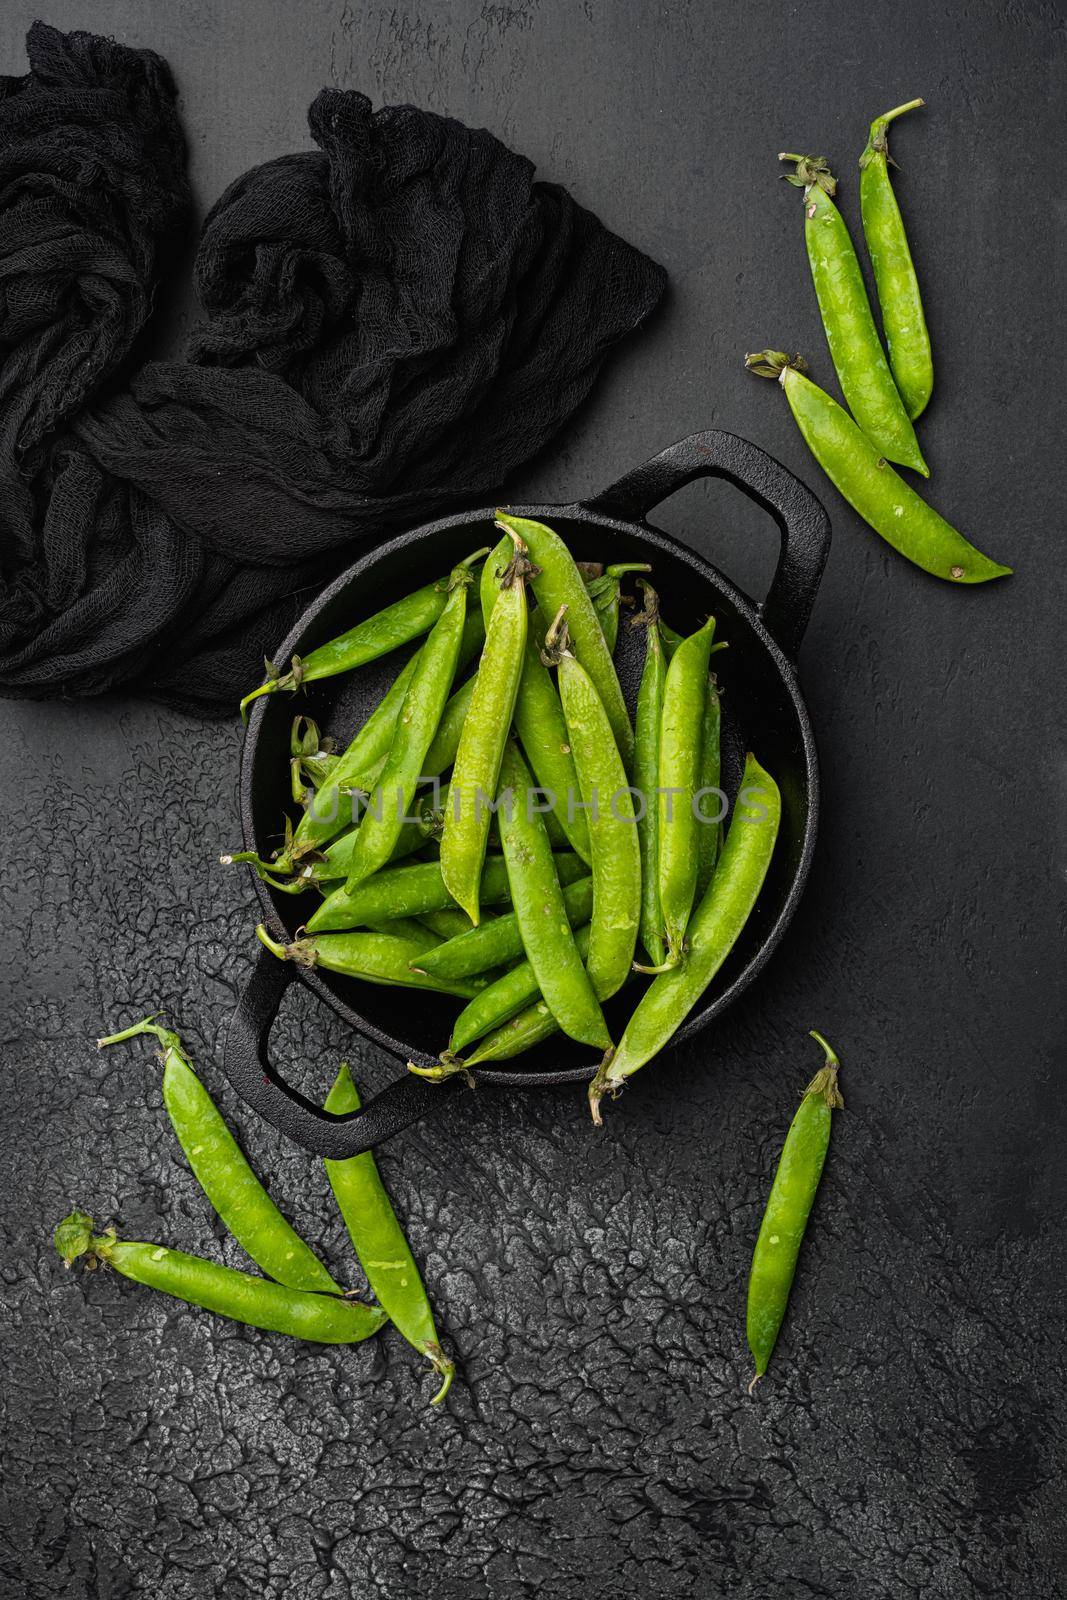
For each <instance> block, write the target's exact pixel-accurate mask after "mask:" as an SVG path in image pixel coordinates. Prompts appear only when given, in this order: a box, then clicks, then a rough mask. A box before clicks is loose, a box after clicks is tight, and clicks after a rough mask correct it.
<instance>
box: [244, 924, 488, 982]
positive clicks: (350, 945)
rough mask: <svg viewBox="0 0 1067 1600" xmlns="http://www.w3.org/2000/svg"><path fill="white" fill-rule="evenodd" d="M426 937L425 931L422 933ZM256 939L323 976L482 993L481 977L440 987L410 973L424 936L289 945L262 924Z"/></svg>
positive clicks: (330, 936) (363, 936)
mask: <svg viewBox="0 0 1067 1600" xmlns="http://www.w3.org/2000/svg"><path fill="white" fill-rule="evenodd" d="M423 931H424V932H426V930H423ZM256 938H257V939H258V940H259V942H260V943H261V944H262V945H264V946H265V947H266V948H267V949H268V950H269V951H270V952H271V953H272V955H276V956H277V957H278V959H279V961H296V962H299V964H300V965H301V966H303V967H325V968H326V970H327V972H338V973H340V974H341V975H342V976H343V977H345V978H359V979H360V980H361V981H362V982H363V983H379V984H384V985H385V986H386V987H388V988H401V989H433V990H435V991H436V992H437V993H438V994H454V995H459V997H460V999H462V1000H469V999H470V998H471V996H472V995H475V994H477V992H478V990H479V989H481V988H484V987H485V985H486V983H487V982H488V981H489V980H488V979H487V978H470V979H467V980H457V981H456V982H455V983H444V982H440V981H439V980H438V979H436V978H426V977H423V975H422V974H421V973H419V972H413V971H412V966H413V964H414V963H415V962H417V960H418V958H419V956H420V955H421V954H422V952H423V951H424V950H426V949H428V948H429V947H430V945H431V944H432V942H433V940H434V935H433V934H432V933H429V932H426V938H425V939H424V940H423V939H403V938H397V937H394V936H392V935H390V934H387V933H371V932H369V931H368V932H360V933H323V934H312V935H310V936H308V937H306V938H302V939H294V940H293V942H292V944H280V943H279V942H278V940H277V939H272V938H271V936H270V934H269V933H268V932H267V930H266V928H265V927H264V926H263V924H262V923H260V924H259V925H258V927H257V928H256Z"/></svg>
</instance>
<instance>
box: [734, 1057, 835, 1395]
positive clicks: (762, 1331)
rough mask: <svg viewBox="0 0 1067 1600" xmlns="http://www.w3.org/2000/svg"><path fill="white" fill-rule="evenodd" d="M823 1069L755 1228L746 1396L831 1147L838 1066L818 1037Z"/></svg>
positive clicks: (772, 1333)
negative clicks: (749, 1376)
mask: <svg viewBox="0 0 1067 1600" xmlns="http://www.w3.org/2000/svg"><path fill="white" fill-rule="evenodd" d="M811 1037H812V1038H813V1039H816V1040H818V1042H819V1044H821V1045H822V1047H823V1050H824V1051H825V1052H826V1064H825V1066H823V1067H822V1068H821V1069H820V1070H819V1071H818V1072H817V1073H816V1074H815V1076H814V1078H813V1079H812V1080H811V1082H810V1083H809V1084H808V1087H807V1088H806V1089H805V1090H804V1097H803V1099H802V1100H801V1102H800V1108H799V1110H798V1111H797V1114H796V1116H795V1117H794V1118H793V1121H792V1124H791V1125H790V1128H789V1132H788V1133H787V1134H786V1139H785V1144H784V1145H783V1147H782V1154H781V1158H780V1159H779V1162H778V1170H777V1171H776V1173H775V1175H774V1182H773V1183H772V1184H771V1192H770V1195H769V1196H768V1199H767V1209H766V1210H765V1212H764V1214H763V1221H762V1223H761V1224H760V1230H759V1237H758V1239H757V1240H756V1248H755V1251H754V1252H753V1255H752V1268H751V1271H750V1273H749V1279H748V1311H747V1316H746V1333H747V1336H748V1347H749V1349H750V1350H751V1352H752V1357H753V1360H754V1361H755V1363H756V1376H755V1377H754V1378H753V1379H752V1382H751V1383H750V1384H749V1391H748V1392H749V1394H751V1393H752V1390H753V1389H754V1388H755V1386H756V1384H757V1383H758V1381H759V1379H760V1378H761V1377H762V1376H763V1374H764V1373H765V1372H766V1370H767V1366H768V1363H769V1362H770V1359H771V1354H772V1352H773V1350H774V1346H775V1342H776V1341H777V1338H778V1331H779V1329H780V1328H781V1326H782V1321H783V1318H784V1317H785V1313H786V1307H787V1306H788V1304H789V1291H790V1289H791V1288H792V1287H793V1277H794V1274H795V1273H796V1269H797V1258H798V1257H799V1255H800V1246H801V1244H802V1243H803V1239H804V1230H805V1229H806V1228H807V1225H808V1217H809V1216H810V1214H811V1208H812V1205H813V1204H814V1201H815V1195H816V1191H817V1190H818V1187H819V1180H820V1178H821V1177H822V1170H823V1165H824V1163H825V1161H826V1152H827V1149H828V1148H829V1144H830V1121H831V1117H832V1114H833V1112H834V1111H835V1110H837V1109H838V1108H839V1107H841V1106H843V1105H844V1103H845V1102H844V1100H843V1099H842V1098H841V1094H840V1091H839V1090H838V1087H837V1073H838V1068H839V1067H840V1065H841V1063H840V1062H839V1061H838V1059H837V1056H836V1055H835V1054H834V1051H833V1050H832V1049H831V1048H830V1046H829V1045H828V1044H827V1042H826V1040H825V1039H824V1038H823V1037H822V1035H821V1034H819V1033H814V1032H813V1033H812V1035H811Z"/></svg>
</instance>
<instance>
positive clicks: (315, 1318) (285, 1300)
mask: <svg viewBox="0 0 1067 1600" xmlns="http://www.w3.org/2000/svg"><path fill="white" fill-rule="evenodd" d="M138 1034H152V1035H154V1036H155V1038H157V1039H158V1040H159V1042H160V1045H161V1054H162V1058H163V1103H164V1105H165V1106H166V1108H167V1112H168V1114H169V1116H170V1120H171V1124H172V1126H173V1128H174V1131H175V1133H176V1134H177V1136H178V1142H179V1144H180V1145H181V1147H182V1150H183V1151H184V1152H185V1155H186V1158H187V1160H188V1162H189V1165H190V1167H191V1168H192V1170H193V1173H194V1174H195V1176H196V1178H197V1180H198V1182H199V1184H200V1186H201V1188H202V1189H203V1191H204V1193H205V1194H206V1196H207V1198H208V1200H209V1201H210V1202H211V1204H212V1206H213V1207H214V1208H215V1211H216V1212H217V1213H218V1216H219V1218H220V1219H221V1221H222V1222H223V1223H224V1225H225V1226H226V1228H227V1229H228V1230H229V1232H230V1234H231V1235H232V1237H233V1238H234V1239H235V1240H236V1241H237V1243H238V1244H239V1245H240V1246H241V1248H242V1249H243V1250H244V1252H245V1254H246V1255H247V1256H249V1257H250V1259H251V1260H252V1261H254V1262H255V1264H256V1266H258V1267H259V1268H260V1269H261V1271H262V1272H263V1273H264V1274H265V1276H263V1277H257V1276H255V1275H254V1274H253V1273H248V1272H239V1271H237V1270H236V1269H234V1268H233V1267H227V1266H223V1265H222V1263H221V1262H218V1261H212V1260H209V1259H207V1258H206V1257H204V1256H197V1255H189V1254H188V1253H187V1252H186V1251H184V1250H173V1249H170V1248H169V1247H168V1246H166V1245H161V1244H151V1243H144V1242H141V1241H137V1242H131V1241H127V1240H122V1239H119V1238H117V1237H116V1235H115V1232H114V1229H108V1230H107V1231H106V1232H104V1233H101V1234H96V1233H94V1231H93V1229H94V1224H93V1219H92V1218H91V1217H90V1216H87V1215H86V1213H85V1212H84V1211H72V1212H71V1213H70V1215H69V1216H67V1217H65V1218H64V1219H63V1221H62V1222H61V1223H60V1224H59V1226H58V1227H57V1228H56V1230H55V1246H56V1249H57V1250H58V1252H59V1254H60V1255H61V1256H62V1258H63V1260H64V1262H65V1263H66V1265H67V1266H68V1267H69V1266H71V1265H72V1264H73V1263H74V1261H76V1260H77V1259H78V1258H79V1257H82V1256H84V1257H86V1258H87V1260H88V1262H89V1264H90V1265H93V1266H95V1265H104V1266H108V1267H111V1268H113V1269H114V1270H115V1271H116V1272H119V1273H121V1274H122V1275H123V1277H126V1278H131V1279H132V1280H133V1281H134V1282H135V1283H141V1284H145V1285H146V1286H148V1287H149V1288H152V1289H158V1290H160V1291H161V1292H162V1293H164V1294H168V1295H173V1296H174V1297H175V1298H176V1299H179V1300H184V1301H186V1302H187V1303H188V1304H191V1305H195V1306H201V1307H203V1308H204V1309H205V1310H207V1311H212V1312H214V1313H215V1314H216V1315H218V1316H222V1317H227V1318H229V1319H231V1320H232V1321H235V1322H243V1323H246V1324H247V1325H248V1326H250V1327H253V1328H264V1329H267V1330H269V1331H271V1332H274V1333H283V1334H288V1335H289V1336H290V1337H291V1338H294V1339H306V1340H309V1341H311V1342H312V1343H315V1344H357V1343H359V1342H360V1341H361V1340H363V1339H366V1338H368V1337H370V1335H371V1334H374V1333H377V1332H378V1330H379V1328H381V1327H382V1325H383V1324H384V1323H385V1322H387V1321H390V1322H392V1323H393V1325H394V1326H395V1327H396V1328H397V1330H398V1331H399V1332H400V1333H401V1334H402V1335H403V1336H404V1338H405V1339H406V1340H407V1341H408V1343H409V1344H411V1345H412V1346H413V1347H414V1348H415V1349H416V1350H418V1351H419V1353H420V1354H421V1355H424V1356H425V1357H426V1358H427V1359H428V1361H429V1362H430V1365H431V1367H432V1368H433V1370H434V1371H435V1372H436V1373H437V1374H438V1376H439V1377H440V1379H441V1383H440V1387H439V1388H438V1390H437V1393H436V1394H435V1395H434V1396H433V1404H435V1405H436V1404H439V1403H440V1402H441V1401H442V1400H443V1399H444V1397H445V1395H446V1394H447V1393H448V1390H449V1387H450V1385H451V1383H452V1378H453V1375H454V1372H455V1365H454V1363H453V1362H452V1361H451V1360H450V1359H449V1357H448V1356H446V1355H445V1353H444V1351H443V1350H442V1348H441V1344H440V1341H439V1339H438V1337H437V1329H436V1327H435V1326H434V1318H433V1312H432V1310H431V1308H430V1302H429V1298H428V1297H427V1294H426V1290H425V1288H424V1286H423V1282H422V1279H421V1277H420V1276H419V1270H418V1268H417V1267H416V1265H415V1261H414V1258H413V1257H412V1254H411V1250H410V1248H409V1246H408V1242H407V1240H406V1238H405V1237H404V1232H403V1229H402V1228H401V1226H400V1223H399V1221H398V1220H397V1217H396V1214H395V1212H394V1211H393V1208H392V1206H391V1204H390V1202H389V1197H388V1195H387V1194H386V1192H385V1189H384V1187H383V1185H382V1181H381V1178H380V1177H379V1175H378V1169H377V1167H376V1165H375V1162H374V1157H373V1156H372V1155H371V1154H370V1152H369V1151H368V1152H366V1153H365V1154H363V1155H358V1156H353V1157H351V1158H350V1159H349V1160H347V1161H325V1162H324V1163H323V1165H324V1166H325V1168H326V1173H327V1176H328V1178H329V1181H330V1186H331V1188H332V1189H333V1192H334V1195H335V1197H336V1200H337V1204H338V1208H339V1210H340V1212H341V1215H342V1217H343V1218H344V1222H345V1226H346V1228H347V1230H348V1235H349V1238H350V1240H351V1242H352V1246H353V1248H354V1250H355V1252H356V1256H357V1258H358V1260H359V1263H360V1265H361V1267H362V1268H363V1272H364V1275H365V1277H366V1279H367V1282H368V1284H369V1285H370V1288H371V1290H372V1292H373V1293H374V1295H375V1296H376V1297H377V1301H378V1303H377V1304H376V1305H375V1304H369V1305H368V1304H366V1303H365V1302H363V1301H361V1300H357V1299H353V1298H352V1297H351V1295H349V1294H348V1293H346V1291H344V1290H343V1289H342V1288H341V1286H340V1284H338V1283H337V1282H336V1281H335V1279H334V1277H333V1275H332V1274H331V1273H330V1272H329V1271H328V1269H327V1268H326V1267H325V1266H324V1264H323V1263H322V1261H321V1260H320V1259H319V1257H318V1256H317V1255H316V1254H315V1252H314V1251H313V1250H312V1249H311V1247H310V1246H309V1245H308V1244H306V1243H305V1241H304V1240H303V1239H302V1238H301V1237H300V1235H299V1234H298V1233H297V1232H296V1231H295V1229H294V1228H293V1227H292V1226H291V1225H290V1224H289V1223H288V1222H287V1221H286V1219H285V1217H283V1215H282V1213H281V1212H280V1211H279V1210H278V1207H277V1206H276V1205H275V1203H274V1201H273V1200H272V1199H271V1197H270V1195H269V1194H268V1193H267V1191H266V1189H265V1188H264V1187H263V1185H262V1183H260V1181H259V1179H258V1178H257V1177H256V1175H255V1173H254V1172H253V1171H252V1168H251V1166H250V1165H249V1163H248V1161H247V1160H246V1158H245V1156H244V1155H243V1154H242V1152H241V1150H240V1148H239V1146H238V1144H237V1141H236V1140H235V1139H234V1137H233V1135H232V1133H231V1132H230V1130H229V1128H228V1127H227V1126H226V1123H225V1122H224V1121H223V1118H222V1115H221V1113H220V1112H219V1110H218V1108H217V1107H216V1105H215V1104H214V1102H213V1101H212V1099H211V1097H210V1095H209V1094H208V1092H207V1090H206V1089H205V1088H204V1086H203V1084H202V1083H201V1081H200V1079H199V1078H198V1077H197V1075H196V1073H195V1072H194V1071H193V1067H192V1064H191V1063H190V1061H189V1059H188V1057H187V1056H186V1054H185V1052H184V1050H183V1049H182V1044H181V1040H180V1039H179V1037H178V1035H177V1034H176V1033H172V1032H171V1031H170V1030H169V1029H168V1028H164V1027H162V1026H161V1025H160V1024H159V1023H157V1022H155V1021H154V1020H153V1019H152V1018H151V1017H149V1018H147V1019H146V1020H145V1021H144V1022H138V1023H135V1024H134V1025H133V1027H131V1028H126V1029H124V1030H123V1031H122V1032H121V1033H116V1034H112V1035H111V1036H110V1037H109V1038H106V1039H100V1040H99V1041H98V1043H99V1044H100V1046H101V1047H103V1046H104V1045H111V1044H118V1043H120V1042H121V1041H122V1040H125V1039H132V1038H133V1037H134V1036H135V1035H138ZM359 1105H360V1101H359V1095H358V1093H357V1092H356V1086H355V1084H354V1083H353V1082H352V1078H351V1075H350V1074H349V1071H348V1067H347V1066H345V1065H342V1067H341V1070H340V1072H339V1074H338V1076H337V1080H336V1082H335V1083H334V1085H333V1088H332V1089H331V1090H330V1093H329V1095H328V1096H327V1098H326V1110H327V1111H331V1112H334V1113H336V1114H337V1115H346V1114H348V1113H350V1112H353V1111H358V1110H359Z"/></svg>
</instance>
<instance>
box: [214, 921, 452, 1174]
mask: <svg viewBox="0 0 1067 1600" xmlns="http://www.w3.org/2000/svg"><path fill="white" fill-rule="evenodd" d="M294 977H295V973H294V970H293V967H292V965H291V963H290V962H288V961H279V960H278V958H277V956H273V955H271V954H270V952H269V951H267V950H261V951H260V952H259V954H258V956H257V958H256V964H255V966H254V967H253V968H252V973H251V976H250V977H249V980H248V982H247V984H246V985H245V988H244V991H243V993H242V995H241V998H240V999H239V1000H238V1002H237V1009H236V1011H235V1012H234V1015H233V1021H232V1022H231V1023H230V1031H229V1033H228V1034H227V1036H226V1050H225V1054H224V1056H223V1067H224V1069H225V1072H226V1076H227V1077H228V1078H229V1080H230V1082H231V1083H232V1084H233V1087H234V1088H235V1089H236V1090H237V1093H238V1094H239V1095H240V1096H241V1098H242V1099H243V1100H246V1101H247V1102H248V1104H249V1105H250V1106H251V1107H252V1109H253V1111H258V1112H259V1114H260V1116H261V1117H264V1118H265V1119H266V1121H267V1122H269V1123H270V1124H271V1125H272V1126H273V1127H275V1128H280V1129H281V1131H282V1133H284V1134H286V1135H288V1137H289V1138H290V1139H294V1140H295V1141H296V1143H297V1144H301V1145H303V1147H304V1149H305V1150H310V1151H311V1153H312V1155H316V1156H330V1157H332V1158H333V1159H334V1160H338V1161H339V1160H344V1159H345V1157H347V1156H358V1155H360V1154H362V1152H363V1151H364V1150H369V1149H370V1148H371V1147H372V1145H376V1144H382V1143H383V1141H384V1140H386V1139H391V1138H392V1137H393V1134H394V1133H399V1132H400V1131H401V1129H403V1128H406V1127H408V1125H409V1124H410V1123H412V1122H417V1121H418V1120H419V1118H420V1117H423V1116H425V1115H426V1114H427V1112H429V1111H430V1110H431V1109H437V1108H439V1107H440V1104H441V1097H442V1095H449V1094H452V1093H454V1092H455V1091H456V1089H457V1088H460V1087H462V1086H463V1080H462V1078H458V1077H457V1078H446V1079H445V1081H444V1082H443V1083H427V1082H426V1081H425V1080H424V1079H422V1078H417V1077H416V1076H415V1075H414V1073H411V1072H405V1073H404V1074H403V1075H402V1076H401V1077H399V1078H397V1079H396V1081H395V1082H393V1083H391V1084H390V1085H389V1087H388V1088H387V1089H383V1090H382V1092H381V1094H379V1095H375V1097H374V1099H373V1100H370V1101H368V1103H367V1104H366V1105H365V1106H364V1107H363V1109H362V1111H356V1112H353V1113H352V1114H351V1115H350V1116H344V1117H339V1116H335V1115H334V1114H333V1113H332V1112H328V1111H323V1109H322V1107H321V1106H317V1105H315V1104H314V1103H313V1102H312V1101H311V1100H307V1099H305V1097H304V1096H303V1095H302V1094H299V1093H298V1092H297V1090H295V1089H294V1088H292V1086H291V1085H290V1084H288V1083H286V1082H285V1079H284V1078H282V1077H281V1076H280V1075H279V1074H278V1073H277V1072H276V1071H275V1069H274V1068H273V1067H272V1066H271V1064H270V1059H269V1057H268V1055H267V1043H268V1039H269V1037H270V1030H271V1028H272V1026H273V1024H274V1019H275V1017H276V1016H277V1015H278V1007H279V1005H280V1004H281V999H282V995H283V994H284V993H285V991H286V989H287V988H288V987H289V984H290V983H291V982H292V980H293V978H294Z"/></svg>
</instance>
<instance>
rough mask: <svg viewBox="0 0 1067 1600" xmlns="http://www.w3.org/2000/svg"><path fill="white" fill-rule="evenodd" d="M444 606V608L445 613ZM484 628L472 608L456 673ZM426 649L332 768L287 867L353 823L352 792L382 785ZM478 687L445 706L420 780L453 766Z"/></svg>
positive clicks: (463, 689) (302, 824)
mask: <svg viewBox="0 0 1067 1600" xmlns="http://www.w3.org/2000/svg"><path fill="white" fill-rule="evenodd" d="M443 609H444V608H443V607H442V610H443ZM484 639H485V628H484V627H483V625H482V619H481V614H480V613H479V612H478V611H477V609H474V610H472V611H471V612H470V613H469V614H468V616H467V618H466V621H465V623H464V627H463V638H462V641H461V643H460V648H459V656H458V659H457V662H456V671H457V672H461V671H462V670H463V668H464V667H465V666H467V665H468V664H469V663H470V662H471V661H473V660H474V657H475V656H476V655H477V654H478V651H479V650H480V649H481V647H482V643H483V641H484ZM421 653H422V652H421V650H419V651H416V653H415V655H413V656H412V658H411V660H410V661H409V662H408V663H407V665H406V666H404V667H403V668H402V669H401V671H400V673H399V675H398V676H397V678H396V679H395V681H394V682H393V684H392V685H391V687H390V688H389V690H388V692H387V693H386V695H385V697H384V699H383V700H382V701H381V702H380V704H379V705H378V706H377V707H376V708H375V710H374V711H372V712H371V714H370V716H369V717H368V718H367V720H366V722H365V723H364V724H363V726H362V728H360V729H359V731H358V732H357V733H356V734H355V736H354V737H353V739H352V741H351V743H350V744H349V746H348V748H347V749H346V750H345V752H344V753H343V755H341V756H339V757H338V758H337V761H336V763H335V764H334V765H333V766H332V767H331V768H330V771H329V774H328V776H327V778H326V780H325V782H324V783H323V784H322V785H321V786H320V787H319V788H318V790H317V791H316V793H315V796H314V799H313V800H312V801H311V803H310V804H309V806H308V810H307V813H306V814H305V815H304V816H303V817H302V818H301V819H300V822H299V824H298V826H297V827H296V829H295V831H294V833H293V838H292V841H291V844H290V846H289V848H288V850H287V851H286V853H285V860H284V861H282V862H280V863H278V866H279V867H281V868H282V870H284V868H285V866H286V865H288V864H292V863H293V862H295V861H297V860H300V859H302V858H303V857H304V856H306V855H307V854H308V853H309V852H310V851H312V850H316V849H319V848H321V846H322V845H323V844H325V843H326V842H327V841H328V840H330V839H333V838H335V837H336V836H337V834H339V833H340V832H341V830H342V829H343V828H346V827H348V825H349V823H350V822H351V821H352V800H351V797H350V795H349V793H348V791H350V790H357V791H363V792H367V791H369V790H371V789H373V788H374V785H375V784H376V783H377V782H378V780H379V778H380V776H381V772H382V768H383V764H384V762H385V758H386V756H387V755H388V754H389V751H390V749H391V748H392V745H393V740H394V737H395V734H396V727H397V722H398V720H399V717H400V713H401V711H402V710H403V707H404V702H405V700H406V698H407V693H408V690H409V688H410V686H411V680H412V678H413V677H414V676H415V673H416V672H417V670H418V666H419V657H420V655H421ZM472 687H473V685H468V684H464V685H462V686H461V687H460V688H459V689H457V690H456V692H455V694H453V696H452V698H451V699H450V700H449V701H448V704H447V705H446V706H445V709H444V712H443V713H442V716H441V720H440V725H439V727H438V729H437V732H436V734H435V736H434V739H433V742H432V743H431V745H430V748H429V750H428V751H427V754H426V759H425V762H424V772H423V773H422V774H420V776H425V777H427V778H435V777H437V776H438V775H439V774H440V773H442V772H444V770H445V768H446V767H449V766H451V764H452V762H453V760H454V759H455V754H456V745H457V744H458V742H459V730H460V728H461V727H462V725H463V721H464V719H465V717H466V711H467V707H468V706H469V704H470V694H471V688H472Z"/></svg>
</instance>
